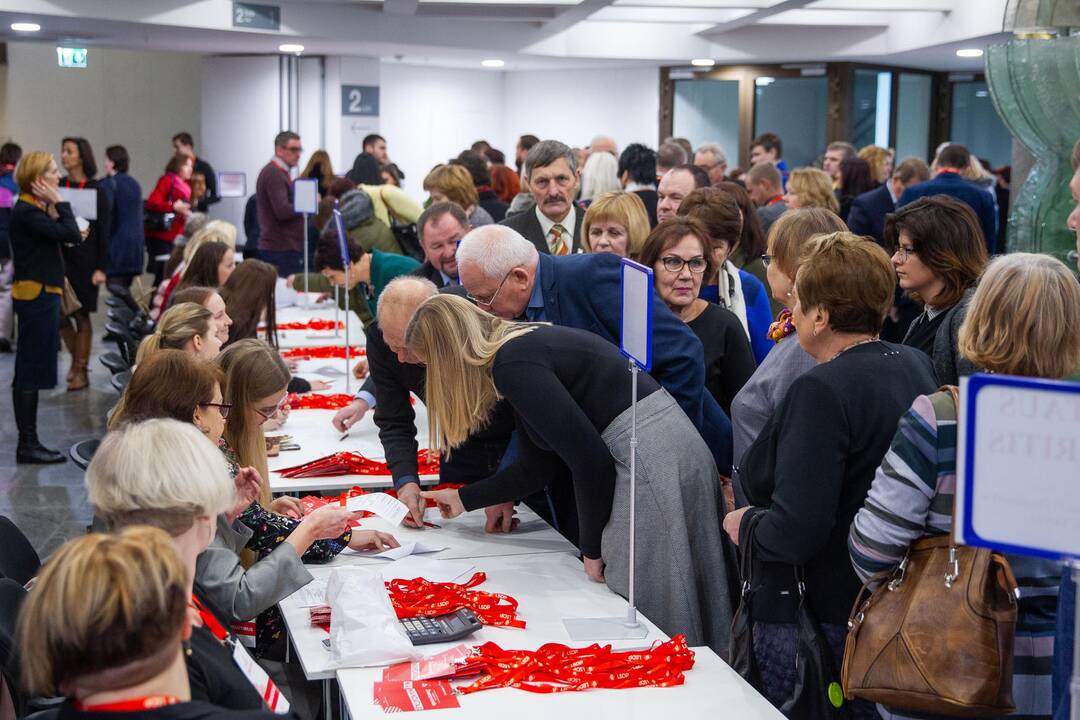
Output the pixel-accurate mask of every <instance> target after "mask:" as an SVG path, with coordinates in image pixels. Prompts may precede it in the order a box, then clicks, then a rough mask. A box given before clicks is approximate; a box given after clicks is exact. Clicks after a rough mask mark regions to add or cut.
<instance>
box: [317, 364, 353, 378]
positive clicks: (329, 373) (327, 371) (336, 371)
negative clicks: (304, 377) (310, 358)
mask: <svg viewBox="0 0 1080 720" xmlns="http://www.w3.org/2000/svg"><path fill="white" fill-rule="evenodd" d="M311 372H313V373H315V374H316V375H322V376H323V377H344V376H345V371H344V370H342V369H341V368H340V367H335V366H333V365H323V366H322V367H319V368H315V369H314V370H312V371H311Z"/></svg>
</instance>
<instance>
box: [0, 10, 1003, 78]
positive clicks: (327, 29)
mask: <svg viewBox="0 0 1080 720" xmlns="http://www.w3.org/2000/svg"><path fill="white" fill-rule="evenodd" d="M255 1H256V2H259V3H264V4H265V3H270V4H277V5H279V6H280V7H281V8H282V29H281V32H278V33H267V32H257V31H250V30H238V29H234V28H233V27H232V26H231V19H232V15H231V9H232V3H231V1H230V0H0V23H2V25H0V40H5V39H6V40H16V39H40V40H46V41H57V40H69V41H73V42H80V43H83V44H85V45H87V46H91V47H93V46H110V47H138V48H156V49H163V50H183V51H189V52H201V53H266V52H276V51H277V46H278V45H279V44H280V43H283V42H298V43H302V44H303V45H304V46H305V47H306V50H305V52H306V53H308V54H312V53H319V54H343V55H360V56H376V57H382V58H386V59H395V60H397V61H400V62H407V63H420V64H433V65H445V66H450V67H476V68H479V63H480V60H481V59H484V58H491V57H495V58H499V59H502V60H504V61H505V62H506V65H505V67H504V70H509V71H513V70H532V69H549V68H550V69H559V68H568V67H577V66H597V65H599V66H605V65H621V66H625V65H637V64H648V65H680V64H687V63H688V62H689V60H690V59H692V58H701V57H707V58H713V59H715V60H716V61H717V63H718V64H736V63H750V62H754V63H772V62H784V63H790V62H813V61H829V60H835V61H839V60H853V61H864V62H875V63H886V64H901V65H905V66H911V67H920V68H928V69H937V70H967V71H975V70H980V69H982V65H983V62H982V60H981V59H963V58H958V57H956V55H955V50H956V49H957V48H960V47H984V46H986V45H987V44H990V43H993V42H1002V41H1004V40H1006V39H1007V38H1008V37H1009V36H1008V35H1006V34H1004V33H1002V32H1001V26H1002V19H1003V16H1004V11H1005V4H1006V0H502V2H494V1H492V0H279V1H276V2H275V0H255ZM16 21H33V22H38V23H40V24H41V26H42V32H41V33H39V34H38V35H37V36H30V35H16V34H15V33H12V32H11V31H10V30H8V26H9V24H10V23H12V22H16Z"/></svg>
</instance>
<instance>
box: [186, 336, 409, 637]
mask: <svg viewBox="0 0 1080 720" xmlns="http://www.w3.org/2000/svg"><path fill="white" fill-rule="evenodd" d="M218 364H219V365H220V366H221V369H222V370H223V371H224V373H225V401H226V402H227V403H228V404H229V405H230V406H231V411H230V415H229V422H228V423H227V424H226V426H225V432H224V434H223V439H224V443H223V446H222V451H223V452H224V453H225V457H226V459H227V460H228V461H229V465H230V470H231V471H232V474H233V475H234V476H235V475H236V474H237V473H238V472H240V468H241V466H243V467H250V468H254V472H255V473H257V475H258V479H259V493H258V498H257V499H256V500H255V501H253V502H252V503H251V504H250V505H249V506H248V507H247V508H246V509H245V510H244V511H243V512H241V513H240V516H239V517H238V518H237V521H236V523H234V524H233V525H232V526H229V527H228V528H221V527H219V528H218V530H219V538H220V539H221V541H222V543H223V544H224V545H225V547H227V548H231V549H232V550H233V551H234V552H235V553H239V552H240V551H241V550H242V549H247V550H250V551H252V552H253V553H255V556H256V557H257V559H259V560H262V559H263V558H265V557H267V556H271V555H277V554H278V552H279V550H278V549H279V548H280V547H281V546H282V545H291V546H292V547H293V548H294V549H295V553H296V557H297V558H298V559H303V561H305V562H310V563H325V562H329V561H330V560H332V559H333V558H334V557H335V556H337V554H338V553H340V552H341V551H342V550H344V549H345V548H346V547H351V548H353V549H354V550H363V549H366V548H371V547H375V548H377V549H380V550H381V549H383V548H384V547H397V545H398V543H397V541H396V540H394V538H393V536H391V535H388V534H386V533H380V532H376V531H372V530H364V531H356V532H354V531H353V530H351V529H350V527H349V522H350V520H352V519H353V518H354V516H355V515H354V513H350V512H348V511H346V510H345V509H344V508H342V507H340V506H329V505H327V506H323V507H320V508H317V509H316V510H314V511H313V512H312V513H311V514H309V515H307V516H304V508H303V506H301V504H300V501H299V500H297V499H296V498H293V497H287V496H283V497H280V498H277V499H276V500H274V499H272V498H271V494H270V485H269V482H268V478H269V475H270V474H269V470H268V469H267V465H266V437H265V436H264V435H263V425H264V424H265V423H266V422H267V421H268V420H270V419H271V418H272V417H274V415H275V414H277V412H278V410H279V409H280V408H281V406H282V405H283V404H284V402H285V398H286V396H287V395H286V392H287V391H286V389H287V386H288V384H289V377H290V376H289V370H288V368H287V367H285V363H284V361H283V360H282V359H281V355H280V354H278V352H277V351H276V350H274V349H273V348H271V347H270V346H269V345H267V344H266V343H264V342H262V341H261V340H254V339H248V340H239V341H237V342H235V343H233V344H232V345H230V346H229V347H228V348H227V349H225V350H224V351H223V352H222V353H221V355H220V356H219V357H218ZM204 557H205V553H204ZM227 559H228V558H227V556H226V560H227ZM202 563H203V560H202V559H200V568H203V571H205V573H206V574H210V573H211V572H212V569H213V568H212V566H213V564H214V561H213V559H212V558H209V557H207V558H206V566H207V568H204V566H203V564H202ZM294 569H295V568H294ZM299 572H301V573H302V575H301V576H300V577H298V578H297V579H298V580H299V579H301V578H306V579H304V580H303V582H301V583H300V585H304V584H306V583H307V582H309V581H310V579H311V576H310V574H308V573H307V571H306V570H303V569H302V568H300V570H299ZM203 575H204V572H200V578H202V577H203ZM218 577H220V575H219V576H218ZM204 585H205V583H204ZM293 589H295V587H294V588H293ZM256 590H258V589H256ZM220 591H221V593H222V594H223V595H224V597H221V596H217V597H216V602H217V603H218V604H219V606H222V607H228V608H233V611H234V613H235V614H236V617H237V619H240V620H244V621H248V620H251V619H252V617H254V616H255V615H259V613H262V614H261V615H259V617H258V620H257V621H256V643H257V644H256V653H258V654H260V655H261V654H265V653H266V652H267V651H268V649H269V646H270V645H272V644H274V643H275V641H276V640H278V639H279V638H280V637H282V630H283V625H282V623H281V617H280V615H278V614H277V613H275V612H265V611H266V610H268V609H269V608H272V606H273V605H274V604H275V603H276V602H277V601H278V600H280V599H281V598H282V597H284V595H281V596H280V597H276V599H274V600H272V601H271V602H266V599H267V598H265V597H263V598H262V599H261V601H259V600H258V599H255V600H253V599H250V598H238V597H237V593H236V588H235V586H234V585H232V584H230V583H224V584H223V586H222V587H221V588H220ZM208 592H209V591H208ZM215 595H217V593H215ZM286 595H287V593H286ZM256 596H257V593H256ZM212 599H215V598H212ZM258 606H261V607H258ZM255 607H258V609H257V610H255ZM252 610H254V612H252Z"/></svg>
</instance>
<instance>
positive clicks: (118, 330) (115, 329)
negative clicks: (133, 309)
mask: <svg viewBox="0 0 1080 720" xmlns="http://www.w3.org/2000/svg"><path fill="white" fill-rule="evenodd" d="M127 332H128V330H127V328H126V327H125V323H120V322H116V321H115V320H110V321H109V322H107V323H105V339H106V340H117V339H118V338H122V337H123V336H124V335H126V334H127Z"/></svg>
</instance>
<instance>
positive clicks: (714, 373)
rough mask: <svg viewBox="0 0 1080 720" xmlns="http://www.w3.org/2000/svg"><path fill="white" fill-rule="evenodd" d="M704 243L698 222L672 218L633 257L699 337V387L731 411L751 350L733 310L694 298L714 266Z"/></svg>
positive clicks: (751, 366) (746, 376) (749, 370)
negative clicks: (701, 361)
mask: <svg viewBox="0 0 1080 720" xmlns="http://www.w3.org/2000/svg"><path fill="white" fill-rule="evenodd" d="M590 210H591V208H590ZM710 245H711V243H710V242H709V235H708V231H707V230H706V229H705V226H704V225H703V224H702V223H701V222H700V221H699V220H695V219H693V218H688V217H678V216H676V217H674V218H670V219H668V220H665V221H664V222H662V223H660V224H659V225H657V226H656V228H655V229H654V230H653V231H652V232H651V233H650V234H649V237H648V239H647V240H646V241H645V246H644V247H643V248H642V250H641V253H640V255H639V257H638V260H639V261H640V262H641V264H642V265H647V266H648V267H651V268H652V269H653V283H654V284H655V286H656V293H657V294H658V295H659V296H660V299H662V300H663V301H664V304H665V305H667V306H668V307H669V308H671V312H673V313H675V316H676V317H678V318H679V319H680V320H682V321H683V322H685V323H686V324H687V326H689V328H690V329H691V330H693V331H694V334H695V335H697V337H698V340H700V341H701V344H702V345H703V346H704V348H705V387H706V388H707V389H708V391H709V393H710V394H711V395H712V396H713V398H715V399H716V402H717V403H719V405H720V407H721V408H723V410H724V412H725V413H727V414H728V415H731V401H732V399H733V398H734V397H735V393H737V392H739V389H740V388H741V387H742V386H743V383H745V382H746V381H747V380H748V379H749V378H750V376H751V375H753V374H754V366H755V363H754V353H753V352H752V351H751V350H750V341H749V340H748V339H747V337H746V333H745V332H743V329H742V325H741V324H740V323H739V319H738V318H737V317H735V314H734V313H733V312H731V311H730V310H727V309H725V308H722V307H720V306H719V305H714V304H713V303H711V302H709V301H707V300H705V299H704V298H701V297H698V293H699V292H700V291H701V280H702V278H705V277H711V276H712V271H713V269H714V268H713V259H712V258H713V255H712V252H710Z"/></svg>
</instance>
